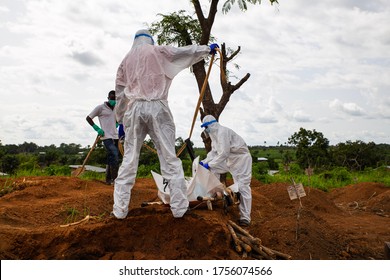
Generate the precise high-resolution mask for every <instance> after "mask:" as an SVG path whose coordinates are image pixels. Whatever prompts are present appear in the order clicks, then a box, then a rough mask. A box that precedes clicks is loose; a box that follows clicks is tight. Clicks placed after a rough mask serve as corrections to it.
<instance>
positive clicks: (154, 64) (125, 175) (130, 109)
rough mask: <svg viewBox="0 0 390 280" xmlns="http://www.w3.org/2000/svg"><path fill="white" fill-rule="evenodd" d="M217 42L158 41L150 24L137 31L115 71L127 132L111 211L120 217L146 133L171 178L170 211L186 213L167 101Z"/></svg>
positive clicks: (119, 106)
mask: <svg viewBox="0 0 390 280" xmlns="http://www.w3.org/2000/svg"><path fill="white" fill-rule="evenodd" d="M215 48H218V45H217V44H213V45H210V47H209V46H196V45H190V46H185V47H179V48H176V47H172V46H155V45H154V40H153V37H152V36H151V34H150V33H149V31H148V30H139V31H137V33H136V35H135V38H134V42H133V46H132V48H131V49H130V51H129V52H128V53H127V55H126V56H125V58H124V59H123V61H122V63H121V64H120V66H119V68H118V71H117V76H116V87H115V89H116V91H117V102H118V103H117V108H116V110H117V111H116V114H117V120H118V121H119V123H123V126H124V128H125V133H126V138H125V143H124V156H123V160H122V164H121V166H120V168H119V173H118V177H117V179H116V180H115V189H114V206H113V212H112V214H113V215H114V216H115V217H116V218H117V219H124V218H125V217H126V216H127V213H128V208H129V203H130V198H131V190H132V188H133V186H134V183H135V177H136V174H137V169H138V162H139V155H140V150H141V147H142V144H143V141H144V139H145V137H146V135H147V134H148V135H149V136H150V137H151V139H152V141H153V143H154V145H155V147H156V150H157V153H158V158H159V161H160V167H161V174H162V176H163V177H164V178H165V179H166V180H168V189H169V192H170V207H171V211H172V214H173V216H174V217H175V218H180V217H182V216H183V215H184V214H185V213H186V211H187V209H188V205H189V202H188V199H187V194H186V192H187V190H186V183H185V180H184V172H183V167H182V163H181V160H180V159H179V158H178V157H176V153H175V124H174V121H173V117H172V114H171V111H170V109H169V106H168V101H167V98H168V90H169V88H170V86H171V83H172V80H173V78H174V77H175V76H176V75H177V74H178V73H179V72H180V71H181V70H183V69H185V68H187V67H189V66H191V65H193V64H194V63H196V62H199V61H201V60H202V59H203V58H204V57H205V56H207V55H208V54H209V53H215V51H216V50H215Z"/></svg>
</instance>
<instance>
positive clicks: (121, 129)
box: [118, 124, 125, 139]
mask: <svg viewBox="0 0 390 280" xmlns="http://www.w3.org/2000/svg"><path fill="white" fill-rule="evenodd" d="M118 136H119V139H121V138H122V137H125V130H124V129H123V124H120V125H119V128H118Z"/></svg>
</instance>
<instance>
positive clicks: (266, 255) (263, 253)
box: [252, 246, 273, 260]
mask: <svg viewBox="0 0 390 280" xmlns="http://www.w3.org/2000/svg"><path fill="white" fill-rule="evenodd" d="M252 251H254V252H256V253H258V254H259V255H260V256H262V257H263V258H264V259H266V260H272V259H273V258H272V257H271V256H269V255H268V254H267V253H265V252H264V251H263V250H262V249H261V248H259V247H257V246H253V247H252Z"/></svg>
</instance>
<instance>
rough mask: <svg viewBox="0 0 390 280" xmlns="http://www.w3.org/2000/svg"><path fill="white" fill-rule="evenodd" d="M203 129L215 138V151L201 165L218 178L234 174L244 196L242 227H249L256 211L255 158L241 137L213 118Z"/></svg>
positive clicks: (209, 118) (241, 196) (212, 146)
mask: <svg viewBox="0 0 390 280" xmlns="http://www.w3.org/2000/svg"><path fill="white" fill-rule="evenodd" d="M201 127H203V128H205V133H207V134H208V135H209V136H210V138H211V151H210V152H209V153H208V154H207V157H206V158H205V159H204V160H203V161H201V162H200V164H201V165H202V166H203V167H205V168H207V169H210V171H211V172H213V173H215V174H216V175H217V176H219V175H220V174H224V173H227V172H230V173H231V174H232V176H233V180H234V183H236V184H238V191H239V192H240V204H239V210H240V220H239V224H240V225H241V226H249V225H250V222H251V208H252V193H251V188H250V183H251V178H252V156H251V154H250V152H249V149H248V147H247V145H246V144H245V142H244V140H243V139H242V138H241V136H239V135H238V134H237V133H235V132H234V131H233V130H232V129H230V128H227V127H224V126H222V125H220V124H219V123H218V122H217V120H216V119H215V118H214V117H213V116H211V115H207V116H205V117H204V118H203V123H202V125H201Z"/></svg>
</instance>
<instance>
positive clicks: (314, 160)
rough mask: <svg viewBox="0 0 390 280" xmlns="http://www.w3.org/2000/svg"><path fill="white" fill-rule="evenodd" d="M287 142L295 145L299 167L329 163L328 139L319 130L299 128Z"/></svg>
mask: <svg viewBox="0 0 390 280" xmlns="http://www.w3.org/2000/svg"><path fill="white" fill-rule="evenodd" d="M288 143H289V144H291V145H294V146H296V148H297V151H296V158H297V162H298V164H299V166H300V167H301V168H307V167H315V168H317V167H319V166H322V165H325V164H329V163H330V162H329V155H328V148H329V140H328V139H326V138H325V137H324V135H323V134H322V133H321V132H317V131H316V130H315V129H314V130H313V131H311V130H306V129H304V128H302V127H301V128H300V129H299V131H298V132H295V133H294V134H293V135H292V136H291V137H290V138H288Z"/></svg>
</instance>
